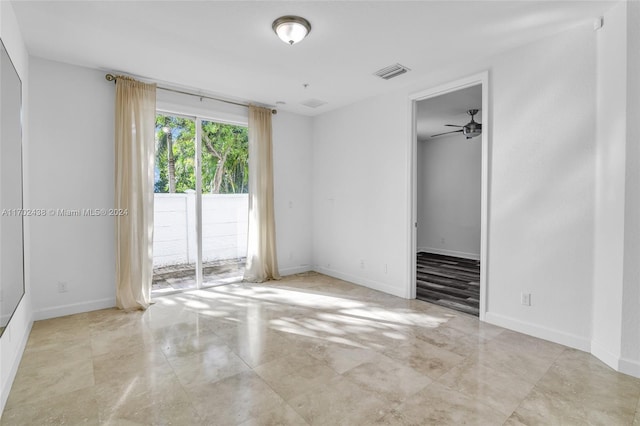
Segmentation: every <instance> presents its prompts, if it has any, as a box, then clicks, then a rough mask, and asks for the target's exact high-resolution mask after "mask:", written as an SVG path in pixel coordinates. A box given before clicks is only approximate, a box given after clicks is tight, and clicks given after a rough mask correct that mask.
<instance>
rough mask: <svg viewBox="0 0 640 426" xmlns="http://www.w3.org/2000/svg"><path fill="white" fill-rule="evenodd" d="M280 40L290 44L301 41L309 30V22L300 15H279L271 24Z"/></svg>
mask: <svg viewBox="0 0 640 426" xmlns="http://www.w3.org/2000/svg"><path fill="white" fill-rule="evenodd" d="M271 28H273V31H274V32H275V33H276V34H277V35H278V37H280V40H282V41H283V42H285V43H287V44H288V45H290V46H292V45H294V44H296V43H299V42H301V41H302V40H303V39H304V38H305V37H306V36H307V35H309V33H310V32H311V24H310V23H309V21H307V20H306V19H304V18H302V17H300V16H294V15H286V16H281V17H279V18H278V19H276V20H275V21H273V24H272V25H271Z"/></svg>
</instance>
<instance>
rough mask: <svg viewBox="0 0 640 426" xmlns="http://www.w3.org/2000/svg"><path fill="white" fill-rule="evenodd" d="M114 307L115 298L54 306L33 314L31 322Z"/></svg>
mask: <svg viewBox="0 0 640 426" xmlns="http://www.w3.org/2000/svg"><path fill="white" fill-rule="evenodd" d="M115 306H116V299H115V297H109V298H107V299H98V300H90V301H88V302H80V303H72V304H70V305H62V306H54V307H52V308H45V309H41V310H39V311H34V312H33V320H34V321H40V320H45V319H49V318H57V317H63V316H65V315H73V314H81V313H84V312H91V311H97V310H99V309H108V308H113V307H115Z"/></svg>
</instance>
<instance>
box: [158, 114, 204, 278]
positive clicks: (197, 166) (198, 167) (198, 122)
mask: <svg viewBox="0 0 640 426" xmlns="http://www.w3.org/2000/svg"><path fill="white" fill-rule="evenodd" d="M195 126H196V141H200V142H196V144H195V145H196V158H195V159H194V167H193V169H194V170H193V172H194V174H195V175H196V288H197V289H198V290H200V289H201V288H202V282H203V279H204V277H203V275H204V271H203V269H202V268H203V262H202V232H203V228H202V142H201V141H202V118H200V117H196V118H195ZM154 226H155V223H154ZM188 233H189V230H187V235H188Z"/></svg>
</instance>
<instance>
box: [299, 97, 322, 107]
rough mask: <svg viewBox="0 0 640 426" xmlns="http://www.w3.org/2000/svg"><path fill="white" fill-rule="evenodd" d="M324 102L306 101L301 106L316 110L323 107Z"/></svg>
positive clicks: (318, 100) (316, 100) (317, 100)
mask: <svg viewBox="0 0 640 426" xmlns="http://www.w3.org/2000/svg"><path fill="white" fill-rule="evenodd" d="M325 104H326V102H325V101H321V100H320V99H308V100H306V101H304V102H303V103H302V105H304V106H306V107H309V108H318V107H319V106H322V105H325Z"/></svg>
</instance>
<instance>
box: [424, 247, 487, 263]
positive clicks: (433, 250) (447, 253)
mask: <svg viewBox="0 0 640 426" xmlns="http://www.w3.org/2000/svg"><path fill="white" fill-rule="evenodd" d="M420 252H422V253H434V254H443V255H445V256H453V257H461V258H463V259H471V260H480V253H467V252H464V251H455V250H445V249H440V248H435V247H418V253H420Z"/></svg>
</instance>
